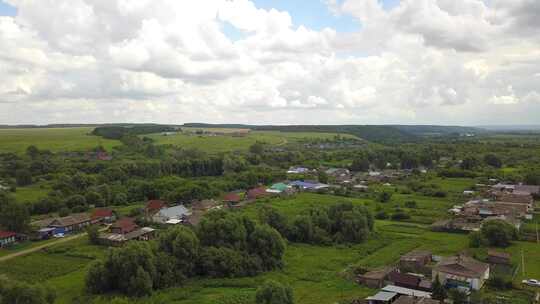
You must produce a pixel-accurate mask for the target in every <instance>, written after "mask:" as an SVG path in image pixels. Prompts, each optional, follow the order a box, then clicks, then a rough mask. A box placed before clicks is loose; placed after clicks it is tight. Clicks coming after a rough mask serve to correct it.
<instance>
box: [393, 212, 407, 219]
mask: <svg viewBox="0 0 540 304" xmlns="http://www.w3.org/2000/svg"><path fill="white" fill-rule="evenodd" d="M410 218H411V216H410V215H408V214H407V213H405V212H403V211H397V212H396V213H394V214H392V220H393V221H402V220H407V219H410Z"/></svg>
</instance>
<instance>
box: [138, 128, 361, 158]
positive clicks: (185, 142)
mask: <svg viewBox="0 0 540 304" xmlns="http://www.w3.org/2000/svg"><path fill="white" fill-rule="evenodd" d="M336 135H337V134H333V133H310V132H274V131H252V132H250V134H249V135H247V136H245V137H232V136H228V135H222V136H208V135H196V134H182V133H178V134H175V135H170V136H163V135H162V134H151V135H145V136H146V137H150V138H152V139H154V140H155V141H156V142H157V143H158V144H163V145H167V144H169V145H175V146H179V147H182V148H197V149H200V150H202V151H204V152H207V153H211V154H213V153H222V152H230V151H247V150H248V149H249V147H250V146H251V145H253V144H254V143H256V142H257V141H260V142H265V143H268V144H271V145H285V144H287V143H295V142H299V141H301V140H304V139H331V138H333V137H334V136H336ZM341 136H343V137H353V136H352V135H341Z"/></svg>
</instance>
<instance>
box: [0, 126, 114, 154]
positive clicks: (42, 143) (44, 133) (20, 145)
mask: <svg viewBox="0 0 540 304" xmlns="http://www.w3.org/2000/svg"><path fill="white" fill-rule="evenodd" d="M92 130H93V128H86V127H81V128H29V129H0V153H7V152H12V153H23V152H24V151H25V150H26V148H27V147H28V146H29V145H34V146H36V147H37V148H38V149H44V150H50V151H52V152H64V151H87V150H90V149H92V148H95V147H97V146H100V145H101V146H103V147H105V149H107V150H110V149H112V147H114V146H116V145H119V144H120V143H119V142H118V141H116V140H109V139H104V138H101V137H98V136H93V135H88V134H89V133H90V132H92Z"/></svg>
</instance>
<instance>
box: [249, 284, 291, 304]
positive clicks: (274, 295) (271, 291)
mask: <svg viewBox="0 0 540 304" xmlns="http://www.w3.org/2000/svg"><path fill="white" fill-rule="evenodd" d="M255 302H256V303H257V304H293V303H294V297H293V291H292V288H291V287H289V286H287V285H283V284H281V283H279V282H276V281H272V280H269V281H266V282H264V284H263V285H262V286H261V287H259V288H258V289H257V292H256V294H255Z"/></svg>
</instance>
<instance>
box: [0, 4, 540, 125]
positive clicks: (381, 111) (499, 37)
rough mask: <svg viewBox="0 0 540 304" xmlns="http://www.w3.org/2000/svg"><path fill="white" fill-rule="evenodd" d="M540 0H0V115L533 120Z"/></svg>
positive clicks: (53, 119) (80, 119) (3, 119)
mask: <svg viewBox="0 0 540 304" xmlns="http://www.w3.org/2000/svg"><path fill="white" fill-rule="evenodd" d="M538 16H540V1H538V0H401V1H399V0H382V1H381V0H379V1H377V0H190V1H188V0H0V124H19V123H37V124H45V123H104V122H157V123H184V122H212V123H250V124H387V123H405V124H461V125H481V124H538V123H540V18H539V17H538Z"/></svg>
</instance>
